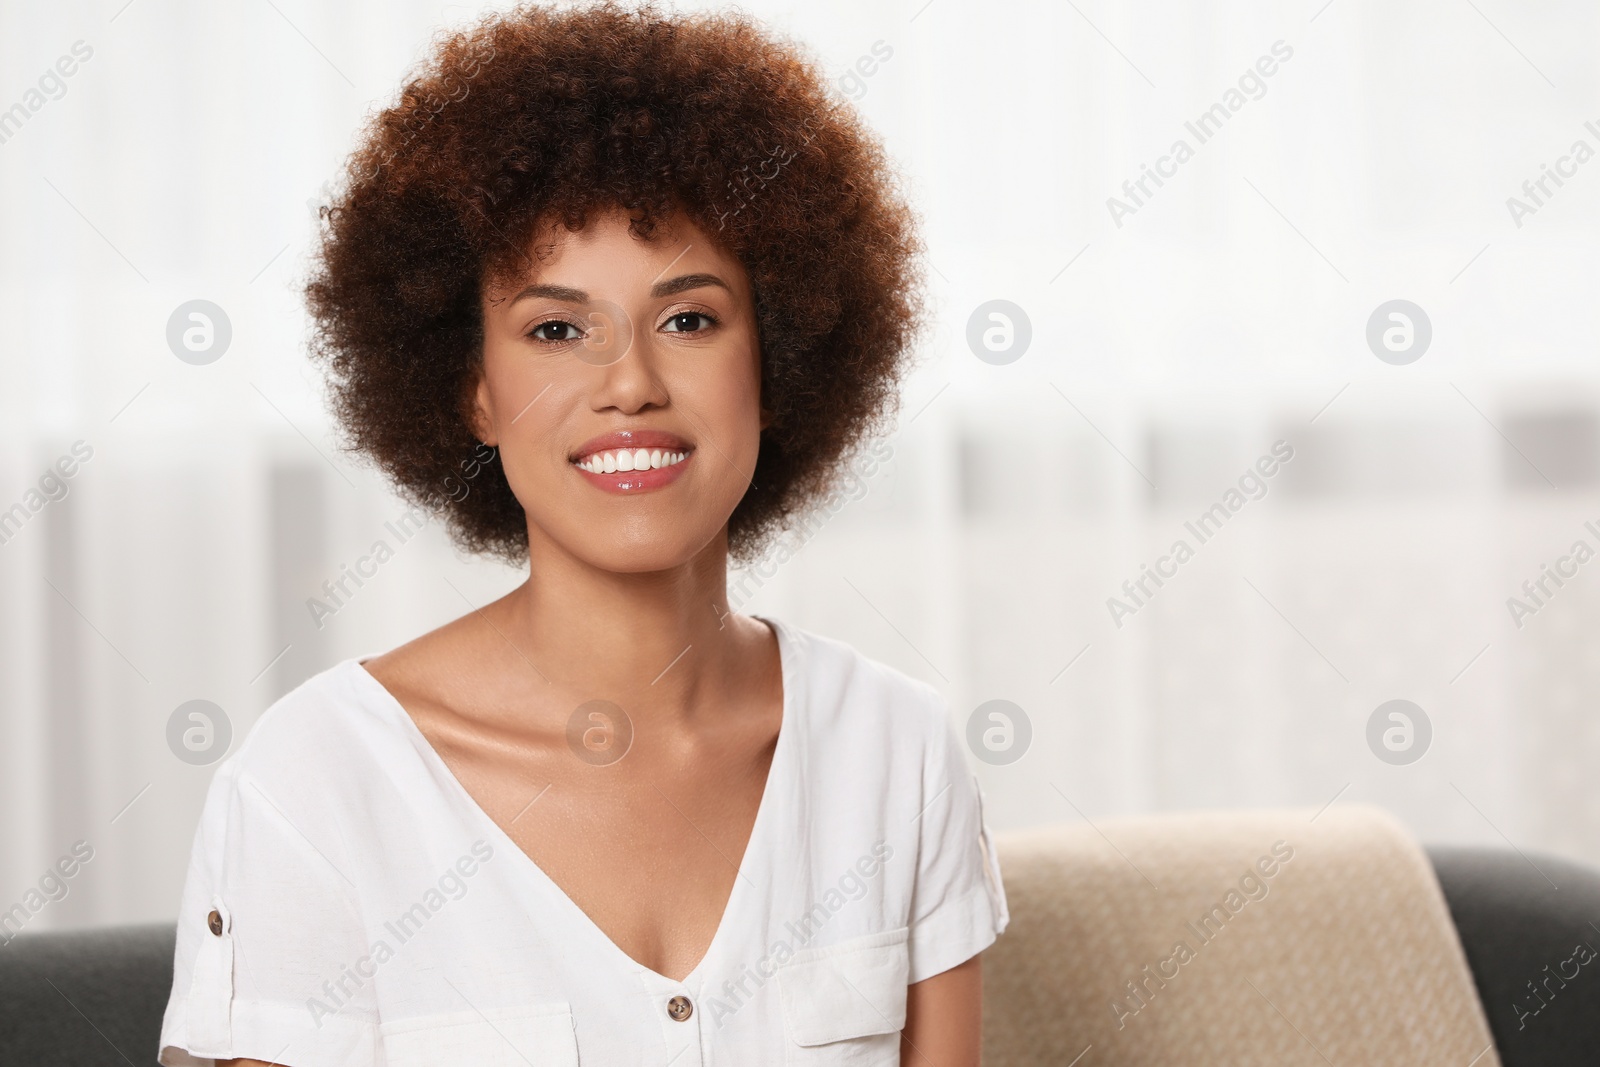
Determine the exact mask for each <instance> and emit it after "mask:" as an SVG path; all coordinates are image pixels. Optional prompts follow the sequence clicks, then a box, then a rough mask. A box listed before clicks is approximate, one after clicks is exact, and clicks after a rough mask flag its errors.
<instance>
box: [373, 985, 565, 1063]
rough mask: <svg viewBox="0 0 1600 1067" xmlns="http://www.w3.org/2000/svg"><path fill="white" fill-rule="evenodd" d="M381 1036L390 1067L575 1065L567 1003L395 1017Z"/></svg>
mask: <svg viewBox="0 0 1600 1067" xmlns="http://www.w3.org/2000/svg"><path fill="white" fill-rule="evenodd" d="M379 1034H380V1035H381V1036H382V1040H383V1054H384V1061H385V1063H386V1064H387V1065H388V1067H441V1065H443V1064H473V1065H474V1067H528V1065H529V1064H534V1065H536V1067H578V1039H577V1035H576V1034H575V1033H574V1032H573V1026H572V1006H571V1005H570V1004H568V1003H567V1002H566V1001H549V1002H546V1003H542V1004H534V1005H521V1006H518V1007H515V1008H500V1009H497V1010H495V1011H487V1012H478V1011H470V1010H469V1011H459V1012H454V1013H451V1014H448V1015H423V1016H419V1017H417V1018H413V1019H398V1020H396V1021H394V1022H389V1023H384V1024H383V1025H382V1026H381V1027H379Z"/></svg>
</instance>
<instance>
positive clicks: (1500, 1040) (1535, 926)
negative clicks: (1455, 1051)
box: [1427, 846, 1600, 1067]
mask: <svg viewBox="0 0 1600 1067" xmlns="http://www.w3.org/2000/svg"><path fill="white" fill-rule="evenodd" d="M1427 852H1428V858H1429V859H1430V860H1431V861H1432V862H1433V868H1434V871H1435V872H1436V873H1437V874H1438V876H1439V884H1440V887H1441V888H1442V889H1443V890H1444V897H1445V902H1446V903H1447V904H1448V905H1449V907H1450V917H1451V918H1452V919H1453V920H1454V922H1455V925H1456V932H1457V933H1458V934H1459V935H1460V937H1461V945H1462V947H1463V948H1464V949H1465V950H1466V954H1467V964H1468V966H1470V967H1471V968H1472V978H1473V981H1474V982H1475V983H1476V984H1477V987H1478V998H1479V999H1480V1000H1482V1001H1483V1007H1484V1010H1485V1011H1486V1012H1487V1013H1488V1016H1489V1029H1490V1030H1491V1031H1492V1032H1493V1033H1494V1040H1495V1044H1496V1045H1497V1046H1498V1047H1499V1051H1500V1061H1501V1063H1503V1064H1504V1065H1505V1067H1546V1065H1552V1067H1553V1065H1566V1064H1575V1065H1576V1064H1595V1063H1600V872H1596V871H1594V870H1592V869H1590V868H1587V867H1581V866H1578V865H1577V864H1574V863H1571V862H1569V861H1566V860H1562V859H1557V858H1555V857H1553V856H1545V855H1537V854H1535V855H1530V856H1527V857H1524V856H1523V855H1522V854H1521V853H1518V852H1516V851H1513V850H1511V849H1480V848H1452V847H1443V846H1432V847H1429V848H1428V849H1427ZM1541 872H1542V873H1541ZM1579 945H1584V946H1587V951H1575V950H1577V948H1578V946H1579ZM1585 957H1587V962H1580V961H1581V960H1582V959H1584V958H1585ZM1563 972H1565V974H1564V975H1563Z"/></svg>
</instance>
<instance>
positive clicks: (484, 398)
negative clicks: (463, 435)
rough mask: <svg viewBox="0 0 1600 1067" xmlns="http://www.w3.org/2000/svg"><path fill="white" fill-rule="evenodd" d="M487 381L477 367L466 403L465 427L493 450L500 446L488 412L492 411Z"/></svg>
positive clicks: (498, 436) (481, 370)
mask: <svg viewBox="0 0 1600 1067" xmlns="http://www.w3.org/2000/svg"><path fill="white" fill-rule="evenodd" d="M489 399H490V398H489V379H488V376H487V375H485V374H484V373H483V367H482V366H479V368H478V372H477V380H476V381H475V382H474V383H473V385H472V389H471V394H470V396H469V397H468V401H467V426H468V428H469V429H471V430H472V434H473V436H474V437H476V438H477V439H478V440H480V441H482V442H483V443H484V444H486V445H488V446H489V447H490V448H495V447H497V446H498V445H499V444H500V435H499V434H498V433H497V432H496V431H495V425H494V420H493V419H492V418H490V416H489V412H490V411H492V410H493V407H492V405H491V404H490V402H489Z"/></svg>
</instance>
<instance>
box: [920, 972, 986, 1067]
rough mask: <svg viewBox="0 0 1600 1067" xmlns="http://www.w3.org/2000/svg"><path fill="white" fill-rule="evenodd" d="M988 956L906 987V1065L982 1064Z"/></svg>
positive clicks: (963, 1066) (961, 1066) (972, 1066)
mask: <svg viewBox="0 0 1600 1067" xmlns="http://www.w3.org/2000/svg"><path fill="white" fill-rule="evenodd" d="M982 965H983V954H982V953H979V954H978V955H976V956H974V957H972V958H971V959H970V960H968V961H967V962H966V963H963V964H960V965H959V966H956V967H952V968H950V969H949V970H948V971H945V972H943V973H942V974H936V975H934V976H933V977H932V978H929V979H927V980H926V981H922V982H918V983H917V984H916V985H914V986H911V987H910V989H908V990H907V991H906V1028H905V1029H904V1030H902V1031H900V1062H901V1063H902V1064H904V1065H905V1067H978V1061H979V1056H980V1054H981V1051H982V1045H983V972H982Z"/></svg>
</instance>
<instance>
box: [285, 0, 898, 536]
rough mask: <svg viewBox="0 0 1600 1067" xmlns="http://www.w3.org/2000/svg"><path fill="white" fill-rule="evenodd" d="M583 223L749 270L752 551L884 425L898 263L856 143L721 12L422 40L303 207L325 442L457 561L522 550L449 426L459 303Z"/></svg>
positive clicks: (785, 56) (502, 490) (812, 499)
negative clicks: (441, 530)
mask: <svg viewBox="0 0 1600 1067" xmlns="http://www.w3.org/2000/svg"><path fill="white" fill-rule="evenodd" d="M607 208H621V209H623V210H625V211H626V212H628V214H629V217H630V220H631V225H630V229H631V232H633V233H634V234H635V236H638V237H641V238H647V237H650V236H651V235H652V234H653V233H654V232H655V228H656V226H657V225H658V224H659V223H661V222H663V221H664V220H666V219H667V217H668V216H670V215H672V214H674V213H676V212H682V213H683V214H684V215H686V216H687V217H688V218H689V219H691V220H692V221H693V222H695V223H696V224H697V225H699V226H700V227H701V228H702V229H703V230H705V231H706V232H707V233H709V234H711V235H712V236H713V237H714V238H715V239H716V240H718V241H719V242H721V243H722V244H723V245H724V247H725V248H726V249H727V250H728V251H729V252H731V253H732V254H733V255H735V256H736V257H737V258H738V259H739V260H740V262H741V263H742V264H743V265H744V267H745V269H746V271H747V272H748V274H749V277H750V281H751V284H752V289H753V293H754V303H755V311H756V319H757V323H758V328H759V334H760V342H761V395H762V403H763V405H764V406H765V407H767V408H768V409H770V410H771V411H772V412H773V419H772V421H771V423H770V425H769V426H768V427H767V428H766V429H765V430H763V431H762V434H761V442H760V449H759V453H758V458H757V463H756V469H755V475H754V478H753V479H752V482H751V485H750V487H749V488H748V490H747V491H746V493H745V495H744V497H743V499H741V500H740V502H739V504H738V506H737V507H736V508H735V510H734V512H733V515H732V517H731V518H730V520H729V527H728V541H729V554H730V556H731V557H732V559H733V560H734V561H735V562H736V563H739V562H747V561H749V560H752V559H754V558H755V557H756V556H757V555H758V554H759V553H760V551H761V550H762V549H763V547H764V546H765V544H766V543H767V541H768V540H769V539H770V537H771V536H773V535H774V534H776V533H778V532H780V531H781V530H782V529H783V528H784V527H786V526H787V525H788V524H789V522H790V521H791V520H792V519H793V518H794V517H795V516H796V515H799V514H802V513H804V512H805V511H808V510H810V509H811V508H812V507H814V506H815V505H816V504H817V503H819V502H820V501H821V500H822V499H823V498H824V497H825V496H826V495H827V493H828V492H829V490H830V488H831V487H832V485H833V484H834V482H835V481H836V479H837V478H838V477H839V476H840V475H841V474H842V473H843V472H844V469H845V467H846V465H847V464H848V463H849V461H850V460H851V459H852V458H853V455H854V452H855V450H856V448H857V446H858V445H859V444H860V443H861V442H862V441H863V439H865V438H867V437H869V436H872V435H875V434H876V433H877V432H879V431H880V430H882V429H885V428H886V427H887V420H888V419H889V418H890V417H891V416H892V415H893V414H894V413H895V412H896V411H897V410H898V389H897V380H898V378H899V376H900V374H901V373H902V371H904V370H905V369H906V367H907V366H908V365H909V362H910V355H911V352H912V350H913V346H914V344H915V342H916V340H917V336H918V335H919V334H920V332H921V328H922V324H923V323H922V313H921V308H922V278H921V274H920V270H919V268H918V266H917V264H918V259H919V256H920V253H921V250H922V249H921V243H920V240H919V238H918V236H917V233H916V226H915V219H914V217H913V215H912V213H911V211H910V209H909V208H908V207H907V205H906V204H905V202H904V201H903V200H902V198H901V197H900V195H899V193H898V192H897V189H896V185H895V181H894V178H893V174H892V172H891V169H890V167H889V165H888V162H887V160H886V158H885V155H884V152H883V149H882V147H881V146H880V144H879V143H878V141H877V140H876V138H875V137H874V136H872V135H871V134H870V133H869V132H868V130H867V129H866V128H865V126H864V125H863V124H862V122H861V121H860V119H859V118H858V117H857V116H856V115H855V113H854V112H853V110H852V109H851V108H850V107H849V106H848V105H846V104H844V103H843V102H841V101H839V100H836V99H833V98H832V97H830V95H829V92H828V90H827V88H826V86H825V81H824V78H823V76H822V75H821V74H820V73H819V71H818V69H817V66H816V64H815V63H814V62H812V61H810V60H808V59H806V58H804V56H803V53H802V52H801V51H800V49H798V48H797V47H796V46H795V45H793V44H792V43H789V42H783V41H779V40H777V39H775V38H774V37H772V36H770V35H769V34H767V33H765V32H763V31H762V30H760V29H758V28H757V27H756V26H755V25H754V24H752V23H751V22H750V21H748V20H746V19H745V18H743V17H741V16H737V15H729V14H715V15H711V14H698V15H673V16H671V17H670V18H669V17H665V16H662V15H661V14H659V13H658V12H657V11H656V10H655V8H654V7H653V6H650V5H646V6H643V7H640V8H636V9H629V8H624V7H620V6H618V5H616V4H614V3H602V4H598V5H594V6H590V7H585V8H581V9H577V10H570V9H569V10H554V9H551V8H548V7H542V6H525V7H522V8H519V9H517V10H514V11H511V12H509V13H504V14H499V15H494V16H491V17H489V18H487V19H485V20H484V21H482V22H481V23H479V24H477V25H476V26H474V27H472V28H470V29H468V30H466V31H463V32H460V33H456V34H452V35H449V36H447V37H445V38H443V39H442V40H441V41H439V42H438V43H437V44H436V46H435V48H434V49H433V52H432V54H431V56H430V57H429V58H428V59H427V60H426V61H425V62H424V64H423V66H422V68H421V69H420V71H419V72H418V73H417V74H416V75H415V76H414V77H413V78H412V79H411V80H410V81H409V82H407V84H406V85H405V87H404V89H403V90H402V91H401V95H400V100H399V102H398V103H397V104H395V105H394V106H392V107H390V108H388V109H386V110H384V111H382V112H380V113H379V114H378V115H377V116H376V117H375V118H374V119H373V120H372V122H371V123H370V125H369V126H368V128H367V130H366V131H365V133H364V135H363V137H362V139H361V141H360V143H359V145H358V147H357V149H356V151H355V152H354V154H353V155H352V156H351V158H350V161H349V164H348V167H347V172H346V176H345V182H344V185H343V187H342V189H341V191H340V192H339V193H338V194H337V195H336V196H335V197H334V199H333V202H332V204H331V205H328V206H325V207H323V208H322V211H321V218H322V234H321V237H322V240H321V248H320V254H319V256H318V257H317V259H316V261H315V265H314V268H313V272H312V276H311V278H310V280H309V281H308V283H307V285H306V296H307V301H308V305H309V307H310V311H311V314H312V317H313V319H314V322H315V334H314V338H313V343H312V354H313V357H314V358H315V359H317V360H318V361H319V362H320V363H322V364H323V365H324V366H325V369H326V371H327V373H328V378H329V384H330V389H331V394H332V403H333V408H334V412H335V414H336V416H337V417H338V420H339V422H340V424H341V426H342V428H343V430H344V434H345V438H346V441H345V444H346V447H347V448H349V449H350V450H352V451H355V452H359V453H363V454H365V455H366V456H367V457H369V458H370V459H372V460H373V461H375V462H376V463H377V465H378V466H379V467H380V468H381V469H382V470H383V471H384V472H385V473H386V474H387V475H388V476H389V477H390V478H391V479H392V480H393V481H394V482H395V483H396V486H397V488H398V489H399V490H400V492H401V494H402V495H403V496H404V497H406V498H407V499H408V500H409V501H410V502H412V503H414V504H418V505H420V506H422V507H424V508H426V509H428V510H430V511H432V512H433V513H435V514H438V515H442V516H443V517H444V518H445V520H446V522H447V525H448V527H449V529H450V532H451V534H452V536H453V537H454V538H455V540H456V542H457V544H459V545H460V546H461V547H462V548H464V549H466V550H468V551H473V552H483V553H488V554H491V555H495V556H498V557H500V558H502V559H505V560H507V561H509V562H515V563H520V562H522V561H523V560H525V559H526V555H527V519H526V517H525V515H524V513H523V510H522V507H521V505H519V504H518V502H517V500H516V498H515V497H514V496H513V495H512V492H511V488H510V486H509V485H508V484H507V482H506V478H505V474H504V471H503V469H502V468H501V466H500V462H499V456H498V454H497V453H494V454H490V455H489V456H488V458H487V459H486V460H485V459H484V458H483V457H484V456H485V454H486V453H488V450H487V449H486V447H485V446H483V445H482V444H481V443H480V442H479V441H478V439H477V438H476V437H475V436H474V435H473V433H472V430H471V428H470V416H469V412H470V402H471V394H472V390H473V388H474V386H475V385H476V381H477V376H478V373H479V372H480V370H481V366H482V357H483V351H482V345H483V333H482V309H481V303H480V301H481V299H482V296H481V294H482V293H483V292H484V291H485V288H484V287H485V286H490V285H493V284H495V283H498V282H500V281H503V280H509V279H511V278H513V277H515V276H516V275H518V274H520V273H522V272H523V271H525V270H526V269H527V267H528V266H529V264H530V262H531V260H530V259H529V258H528V256H527V254H526V252H525V251H524V250H525V249H527V248H529V247H530V245H531V243H532V241H533V239H534V238H535V236H536V234H537V232H538V229H539V227H541V226H543V225H546V224H550V223H555V224H562V225H565V226H566V227H567V229H568V230H572V231H575V230H578V229H581V228H582V227H583V226H584V225H585V223H586V221H587V219H588V218H589V217H590V215H591V214H592V213H593V212H595V211H597V210H604V209H607ZM469 477H470V481H468V478H469Z"/></svg>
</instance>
